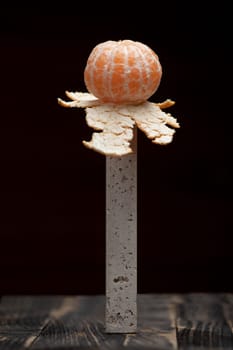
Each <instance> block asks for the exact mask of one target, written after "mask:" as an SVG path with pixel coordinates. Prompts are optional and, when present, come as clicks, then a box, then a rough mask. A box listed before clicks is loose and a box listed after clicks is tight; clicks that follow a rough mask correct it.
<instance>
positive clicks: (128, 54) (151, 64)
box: [84, 40, 162, 104]
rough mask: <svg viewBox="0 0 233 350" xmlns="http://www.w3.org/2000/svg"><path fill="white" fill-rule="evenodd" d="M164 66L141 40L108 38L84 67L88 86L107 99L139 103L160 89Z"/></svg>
mask: <svg viewBox="0 0 233 350" xmlns="http://www.w3.org/2000/svg"><path fill="white" fill-rule="evenodd" d="M161 75H162V67H161V64H160V62H159V58H158V56H157V54H156V53H155V52H154V51H153V50H152V49H151V48H150V47H149V46H147V45H145V44H143V43H140V42H138V41H132V40H120V41H112V40H109V41H105V42H103V43H100V44H98V45H97V46H95V47H94V49H93V50H92V51H91V53H90V56H89V57H88V60H87V64H86V67H85V70H84V81H85V84H86V87H87V90H88V91H89V92H90V93H92V94H93V95H94V96H96V97H97V98H99V99H100V100H101V101H103V102H107V103H115V104H127V103H128V104H130V103H132V104H135V103H141V102H144V101H146V100H147V99H148V98H149V97H151V96H152V95H153V94H154V93H155V91H156V90H157V88H158V86H159V84H160V80H161Z"/></svg>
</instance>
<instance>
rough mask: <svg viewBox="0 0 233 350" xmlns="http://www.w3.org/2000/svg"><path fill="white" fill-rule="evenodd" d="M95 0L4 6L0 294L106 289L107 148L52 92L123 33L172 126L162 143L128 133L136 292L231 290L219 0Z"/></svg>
mask: <svg viewBox="0 0 233 350" xmlns="http://www.w3.org/2000/svg"><path fill="white" fill-rule="evenodd" d="M132 4H133V3H132ZM103 9H104V6H102V7H100V6H99V5H98V4H97V3H96V5H95V7H94V5H93V4H91V3H87V6H86V8H84V7H83V8H82V9H81V8H80V7H79V5H78V6H76V7H73V5H72V3H69V2H67V3H66V4H63V7H62V6H61V5H60V7H59V5H56V7H55V8H51V9H49V8H48V7H44V8H42V6H41V7H40V6H37V5H36V3H33V5H32V6H31V8H29V7H25V8H24V9H22V8H10V7H7V6H5V7H4V8H2V9H1V21H0V22H1V24H0V27H1V32H0V45H1V56H0V63H1V64H0V86H1V94H0V95H1V106H0V112H1V117H0V125H1V127H0V132H1V135H0V162H1V182H0V185H1V187H0V203H1V211H0V293H2V294H7V293H9V294H15V293H26V294H29V293H45V294H46V293H47V294H48V293H60V294H61V293H68V294H96V293H104V288H105V158H104V156H102V155H100V154H97V153H95V152H93V151H91V150H88V149H86V148H85V147H84V146H83V145H82V140H83V139H85V140H89V139H90V136H91V133H92V130H91V129H90V128H88V127H87V125H86V122H85V114H84V111H83V110H78V109H64V108H62V107H60V106H58V104H57V97H61V98H65V94H64V92H65V90H69V91H85V85H84V81H83V70H84V67H85V63H86V60H87V57H88V55H89V54H90V52H91V50H92V49H93V47H94V46H95V45H97V44H98V43H100V42H102V41H106V40H122V39H131V40H137V41H141V42H144V43H145V44H147V45H149V46H150V47H151V48H152V49H153V50H154V51H155V52H156V53H157V54H158V56H159V58H160V62H161V64H162V67H163V77H162V80H161V84H160V87H159V89H158V91H157V92H156V94H155V95H154V96H153V97H152V98H151V100H152V101H156V102H157V101H163V100H165V99H166V98H171V99H173V100H175V101H176V105H175V106H173V107H172V108H171V109H170V112H171V113H172V114H173V115H174V116H175V117H176V118H177V119H178V121H179V122H180V124H181V128H180V129H179V130H177V132H176V134H175V137H174V141H173V142H172V144H170V145H168V146H164V147H163V146H158V145H153V144H152V143H151V142H150V141H149V140H148V139H147V138H146V137H145V136H144V134H142V133H141V132H139V134H138V291H139V292H140V293H145V292H187V291H233V283H232V257H233V254H232V234H233V232H232V226H231V223H230V221H231V220H230V217H231V201H232V177H231V176H232V174H231V169H230V165H231V159H232V155H231V151H230V149H231V147H230V146H231V120H232V106H231V98H230V97H229V96H230V90H231V89H232V86H231V84H232V83H231V82H230V80H229V82H230V85H228V76H229V74H230V67H231V65H232V57H230V55H231V54H230V45H231V40H230V39H231V36H230V20H231V9H230V6H229V3H228V2H222V1H221V3H220V2H217V4H215V2H208V1H207V2H202V3H201V2H200V3H199V4H198V2H195V3H192V2H189V1H187V2H186V5H185V4H182V3H181V2H171V3H168V2H161V4H160V5H158V3H155V4H154V5H153V7H151V3H150V4H148V3H146V2H144V3H138V4H134V5H131V3H129V4H128V10H127V11H126V9H125V5H124V4H119V3H111V4H110V3H109V5H105V14H104V12H103Z"/></svg>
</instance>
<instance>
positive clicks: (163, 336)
mask: <svg viewBox="0 0 233 350" xmlns="http://www.w3.org/2000/svg"><path fill="white" fill-rule="evenodd" d="M104 303H105V297H104V296H103V295H97V296H59V295H58V296H40V295H38V296H3V297H2V298H1V302H0V350H3V349H4V350H5V349H6V350H11V349H21V350H22V349H32V350H37V349H38V350H39V349H43V350H46V349H53V350H55V349H56V350H65V349H67V350H71V349H72V350H74V349H76V350H79V349H103V350H105V349H125V348H126V349H135V350H136V349H159V350H163V349H166V350H170V349H192V350H200V349H202V350H204V349H214V350H219V349H233V334H232V331H233V294H230V293H229V294H222V293H219V294H205V293H195V294H140V295H138V332H137V333H136V334H106V333H105V330H104Z"/></svg>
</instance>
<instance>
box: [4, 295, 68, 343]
mask: <svg viewBox="0 0 233 350" xmlns="http://www.w3.org/2000/svg"><path fill="white" fill-rule="evenodd" d="M62 299H63V298H53V297H39V296H37V297H33V298H32V297H29V296H24V297H21V296H9V297H3V298H2V300H1V304H0V349H1V350H5V349H6V350H12V349H14V350H17V349H28V348H30V346H31V345H32V343H33V342H34V341H35V339H36V338H37V337H38V336H39V334H40V332H41V331H42V329H43V328H44V327H45V326H46V324H47V322H48V321H49V319H48V316H49V313H50V308H55V307H57V305H59V304H61V302H62Z"/></svg>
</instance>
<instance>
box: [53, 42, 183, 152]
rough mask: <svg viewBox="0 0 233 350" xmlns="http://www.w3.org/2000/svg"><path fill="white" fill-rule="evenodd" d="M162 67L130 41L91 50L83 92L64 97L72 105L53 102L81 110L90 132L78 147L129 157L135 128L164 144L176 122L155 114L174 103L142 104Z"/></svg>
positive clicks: (152, 54)
mask: <svg viewBox="0 0 233 350" xmlns="http://www.w3.org/2000/svg"><path fill="white" fill-rule="evenodd" d="M161 76H162V68H161V64H160V62H159V58H158V56H157V55H156V53H155V52H154V51H153V50H152V49H150V48H149V47H148V46H147V45H145V44H142V43H140V42H137V41H132V40H122V41H111V40H109V41H106V42H103V43H100V44H98V45H97V46H96V47H94V49H93V50H92V51H91V53H90V56H89V58H88V60H87V64H86V67H85V70H84V81H85V84H86V87H87V90H88V91H89V93H87V92H84V93H82V92H68V91H66V95H67V96H68V97H69V98H70V99H71V100H72V101H71V102H65V101H63V100H61V99H58V102H59V104H60V105H62V106H64V107H83V108H85V109H86V121H87V124H88V125H89V126H90V127H92V128H93V129H95V130H97V131H98V132H94V133H93V135H92V139H91V141H83V144H84V145H85V146H86V147H88V148H91V149H93V150H95V151H97V152H99V153H102V154H105V155H111V156H123V155H126V154H129V153H132V152H133V151H132V148H131V145H130V144H131V141H132V139H133V130H134V128H135V125H136V126H137V127H138V128H139V129H141V130H142V131H143V132H144V133H145V134H146V136H147V137H148V138H149V139H151V140H152V142H153V143H157V144H168V143H170V142H171V141H172V139H173V134H174V133H175V130H174V129H170V128H169V127H168V126H167V124H168V125H170V126H172V127H174V128H179V124H178V123H177V121H176V119H175V118H173V117H172V116H171V115H170V114H168V113H165V112H163V111H162V110H161V109H164V108H167V107H170V106H172V105H173V104H174V103H175V102H173V101H171V100H166V101H165V102H162V103H152V102H149V101H147V100H148V99H149V98H150V97H151V96H152V95H153V94H154V93H155V91H156V90H157V89H158V87H159V84H160V80H161Z"/></svg>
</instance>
